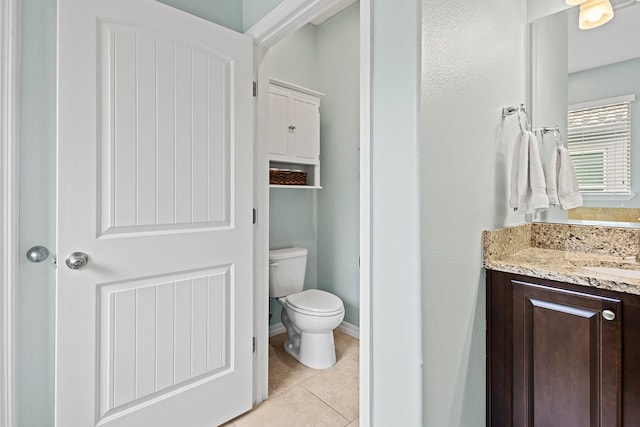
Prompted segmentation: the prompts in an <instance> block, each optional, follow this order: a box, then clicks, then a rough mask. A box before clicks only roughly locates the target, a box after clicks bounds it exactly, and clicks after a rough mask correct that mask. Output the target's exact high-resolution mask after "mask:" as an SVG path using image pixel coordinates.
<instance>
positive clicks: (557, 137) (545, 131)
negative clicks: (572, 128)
mask: <svg viewBox="0 0 640 427" xmlns="http://www.w3.org/2000/svg"><path fill="white" fill-rule="evenodd" d="M535 131H536V132H540V136H542V137H544V136H545V135H546V134H548V133H551V132H553V139H554V140H555V143H556V147H557V148H560V147H563V146H564V141H563V140H562V132H560V126H556V127H553V128H550V127H542V128H536V129H535Z"/></svg>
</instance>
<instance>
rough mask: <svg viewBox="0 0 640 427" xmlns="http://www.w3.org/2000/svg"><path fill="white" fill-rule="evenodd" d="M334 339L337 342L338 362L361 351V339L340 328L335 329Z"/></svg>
mask: <svg viewBox="0 0 640 427" xmlns="http://www.w3.org/2000/svg"><path fill="white" fill-rule="evenodd" d="M333 340H334V342H335V347H336V360H337V361H338V362H339V361H340V360H342V359H343V358H346V357H349V356H352V355H357V354H359V353H360V352H359V350H360V341H358V339H356V338H354V337H352V336H350V335H347V334H345V333H344V332H342V331H340V330H338V329H336V330H334V331H333Z"/></svg>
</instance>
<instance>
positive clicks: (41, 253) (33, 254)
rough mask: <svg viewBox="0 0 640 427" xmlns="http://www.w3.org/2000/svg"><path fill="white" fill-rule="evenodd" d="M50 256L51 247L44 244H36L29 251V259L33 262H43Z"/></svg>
mask: <svg viewBox="0 0 640 427" xmlns="http://www.w3.org/2000/svg"><path fill="white" fill-rule="evenodd" d="M47 257H49V249H47V248H45V247H44V246H34V247H32V248H31V249H29V250H28V251H27V259H28V260H29V261H31V262H42V261H44V260H45V259H47Z"/></svg>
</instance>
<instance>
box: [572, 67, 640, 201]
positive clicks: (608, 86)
mask: <svg viewBox="0 0 640 427" xmlns="http://www.w3.org/2000/svg"><path fill="white" fill-rule="evenodd" d="M639 77H640V59H632V60H629V61H623V62H618V63H616V64H611V65H606V66H603V67H598V68H592V69H590V70H585V71H580V72H577V73H572V74H569V104H579V103H581V102H587V101H595V100H599V99H605V98H613V97H616V96H621V95H631V94H635V95H636V101H635V102H632V103H631V192H632V193H635V194H639V193H640V78H639ZM584 205H585V206H593V207H611V206H612V202H611V201H610V200H609V201H593V200H588V201H585V203H584ZM616 206H617V207H626V208H638V207H640V197H638V196H636V197H635V198H633V199H632V200H629V201H624V202H616Z"/></svg>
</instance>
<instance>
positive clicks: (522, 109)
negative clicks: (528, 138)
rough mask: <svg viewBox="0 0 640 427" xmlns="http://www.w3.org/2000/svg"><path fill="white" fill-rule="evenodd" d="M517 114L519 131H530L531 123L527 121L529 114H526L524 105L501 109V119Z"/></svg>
mask: <svg viewBox="0 0 640 427" xmlns="http://www.w3.org/2000/svg"><path fill="white" fill-rule="evenodd" d="M516 113H517V114H518V126H520V130H521V131H523V132H524V131H525V130H528V131H530V130H531V122H530V121H529V114H528V113H527V109H526V108H525V106H524V104H520V105H519V106H518V107H502V119H503V120H504V118H505V117H507V116H511V115H513V114H516ZM523 115H524V126H523V125H522V119H523Z"/></svg>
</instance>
